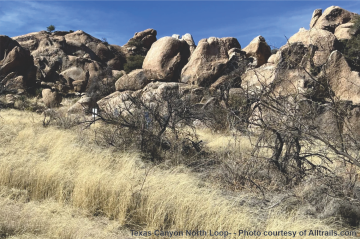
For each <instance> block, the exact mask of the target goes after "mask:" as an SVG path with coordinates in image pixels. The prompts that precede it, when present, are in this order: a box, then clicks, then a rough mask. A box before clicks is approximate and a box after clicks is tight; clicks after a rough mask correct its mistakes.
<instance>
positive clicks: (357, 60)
mask: <svg viewBox="0 0 360 239" xmlns="http://www.w3.org/2000/svg"><path fill="white" fill-rule="evenodd" d="M352 22H353V23H354V25H353V26H352V27H351V29H350V32H351V34H353V36H352V38H351V39H349V40H341V41H340V47H339V50H340V52H341V53H343V54H344V57H345V59H346V61H347V62H348V64H349V65H350V67H351V69H352V70H355V71H360V34H359V33H360V16H356V17H355V18H354V19H353V21H352Z"/></svg>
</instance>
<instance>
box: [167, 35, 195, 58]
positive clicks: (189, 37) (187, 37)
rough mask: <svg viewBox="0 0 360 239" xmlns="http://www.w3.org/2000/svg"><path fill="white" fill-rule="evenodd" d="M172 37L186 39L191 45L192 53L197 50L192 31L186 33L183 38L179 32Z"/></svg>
mask: <svg viewBox="0 0 360 239" xmlns="http://www.w3.org/2000/svg"><path fill="white" fill-rule="evenodd" d="M172 37H173V38H175V39H178V40H182V41H185V42H186V43H187V44H188V45H189V49H190V54H192V53H193V52H194V51H195V48H196V45H195V42H194V39H193V37H192V35H191V34H190V33H186V34H185V35H183V36H182V37H181V38H180V35H178V34H173V35H172Z"/></svg>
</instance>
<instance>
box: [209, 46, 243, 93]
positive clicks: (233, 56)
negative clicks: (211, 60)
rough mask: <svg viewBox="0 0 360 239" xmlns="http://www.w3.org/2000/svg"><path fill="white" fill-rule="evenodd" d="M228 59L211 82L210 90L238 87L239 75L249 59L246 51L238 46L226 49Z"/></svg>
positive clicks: (239, 82)
mask: <svg viewBox="0 0 360 239" xmlns="http://www.w3.org/2000/svg"><path fill="white" fill-rule="evenodd" d="M228 55H229V58H230V59H229V61H228V62H227V63H226V67H225V70H224V71H223V73H222V76H220V77H219V78H218V79H217V80H216V81H215V82H214V83H213V84H211V86H210V90H211V91H214V90H216V89H229V88H232V87H240V84H241V75H242V74H243V73H244V72H245V71H246V69H247V67H248V65H249V63H250V59H247V58H246V53H245V52H244V51H241V50H240V48H231V49H230V50H229V51H228Z"/></svg>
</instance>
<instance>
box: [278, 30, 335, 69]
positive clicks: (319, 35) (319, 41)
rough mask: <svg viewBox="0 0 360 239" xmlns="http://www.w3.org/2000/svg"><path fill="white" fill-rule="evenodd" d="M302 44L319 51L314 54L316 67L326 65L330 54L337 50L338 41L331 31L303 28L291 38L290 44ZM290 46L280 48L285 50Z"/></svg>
mask: <svg viewBox="0 0 360 239" xmlns="http://www.w3.org/2000/svg"><path fill="white" fill-rule="evenodd" d="M295 42H301V43H303V44H304V45H305V46H306V47H308V46H309V45H314V46H316V47H317V50H316V51H315V53H314V56H313V61H314V64H315V65H316V66H319V65H322V64H324V63H325V62H326V61H327V59H328V57H329V55H330V53H331V52H332V51H334V50H335V49H336V45H337V39H336V37H335V35H334V34H332V33H331V32H329V31H326V30H322V29H317V28H312V29H310V30H305V29H304V28H301V29H300V30H299V32H298V33H296V34H295V35H293V36H292V37H290V38H289V43H290V44H291V43H295ZM288 46H289V45H288V44H287V45H284V46H283V47H281V48H280V50H283V49H284V48H286V47H288Z"/></svg>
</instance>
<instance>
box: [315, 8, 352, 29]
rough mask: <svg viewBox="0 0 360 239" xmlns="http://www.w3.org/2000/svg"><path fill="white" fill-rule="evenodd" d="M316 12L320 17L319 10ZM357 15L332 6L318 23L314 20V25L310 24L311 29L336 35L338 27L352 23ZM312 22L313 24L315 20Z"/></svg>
mask: <svg viewBox="0 0 360 239" xmlns="http://www.w3.org/2000/svg"><path fill="white" fill-rule="evenodd" d="M315 11H318V12H317V14H316V15H320V12H319V10H315ZM314 13H315V12H314ZM355 15H356V14H355V13H352V12H349V11H347V10H345V9H342V8H341V7H338V6H331V7H328V8H327V9H325V11H324V12H323V13H322V14H321V15H320V16H319V17H318V19H317V20H316V21H315V20H314V21H315V23H314V24H311V23H310V27H311V28H317V29H322V30H326V31H329V32H332V33H334V31H335V28H336V27H337V26H339V25H341V24H345V23H348V22H350V21H351V19H352V18H353V17H354V16H355ZM311 22H313V19H312V20H311Z"/></svg>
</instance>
